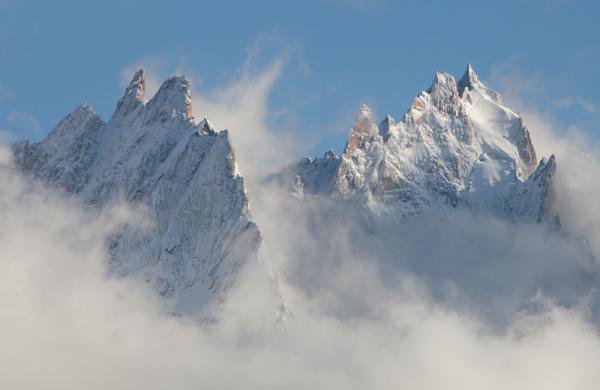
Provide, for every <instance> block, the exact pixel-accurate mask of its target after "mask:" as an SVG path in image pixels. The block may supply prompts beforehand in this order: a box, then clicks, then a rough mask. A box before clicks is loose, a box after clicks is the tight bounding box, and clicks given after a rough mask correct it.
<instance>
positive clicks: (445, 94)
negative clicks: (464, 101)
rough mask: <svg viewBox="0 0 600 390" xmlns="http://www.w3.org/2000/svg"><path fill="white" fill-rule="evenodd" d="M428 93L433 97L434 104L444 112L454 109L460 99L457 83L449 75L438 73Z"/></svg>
mask: <svg viewBox="0 0 600 390" xmlns="http://www.w3.org/2000/svg"><path fill="white" fill-rule="evenodd" d="M427 93H428V94H429V95H430V96H431V101H432V102H433V104H434V105H435V106H436V107H437V108H438V109H439V110H443V111H447V110H448V109H452V108H453V107H454V106H456V103H457V102H458V99H459V96H458V89H457V87H456V81H455V80H454V77H452V75H450V74H448V73H440V72H438V73H436V74H435V77H434V78H433V82H432V84H431V87H429V89H428V90H427Z"/></svg>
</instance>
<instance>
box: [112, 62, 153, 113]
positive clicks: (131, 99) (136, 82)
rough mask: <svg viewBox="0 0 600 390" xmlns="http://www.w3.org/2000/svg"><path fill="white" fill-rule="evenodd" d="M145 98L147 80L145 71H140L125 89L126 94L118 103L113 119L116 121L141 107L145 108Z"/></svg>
mask: <svg viewBox="0 0 600 390" xmlns="http://www.w3.org/2000/svg"><path fill="white" fill-rule="evenodd" d="M145 98H146V78H145V77H144V70H143V69H139V70H138V71H137V72H135V74H134V75H133V78H132V79H131V81H130V82H129V85H128V86H127V88H126V89H125V94H124V95H123V97H122V98H121V99H120V100H119V102H118V103H117V108H116V109H115V112H114V114H113V117H112V118H113V119H116V118H124V117H126V116H127V115H129V114H130V113H131V112H133V111H134V110H135V109H137V108H138V107H139V106H143V105H144V99H145ZM111 120H112V119H111Z"/></svg>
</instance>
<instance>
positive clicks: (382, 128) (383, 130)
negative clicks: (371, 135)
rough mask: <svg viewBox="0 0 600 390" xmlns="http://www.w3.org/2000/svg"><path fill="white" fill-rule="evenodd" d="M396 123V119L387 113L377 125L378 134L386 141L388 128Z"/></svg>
mask: <svg viewBox="0 0 600 390" xmlns="http://www.w3.org/2000/svg"><path fill="white" fill-rule="evenodd" d="M395 124H396V121H395V120H394V118H392V116H391V115H390V114H387V115H386V116H385V118H384V119H383V120H382V121H381V124H380V125H379V134H381V136H382V137H383V139H384V140H386V141H387V139H388V138H389V132H390V128H391V127H392V126H394V125H395Z"/></svg>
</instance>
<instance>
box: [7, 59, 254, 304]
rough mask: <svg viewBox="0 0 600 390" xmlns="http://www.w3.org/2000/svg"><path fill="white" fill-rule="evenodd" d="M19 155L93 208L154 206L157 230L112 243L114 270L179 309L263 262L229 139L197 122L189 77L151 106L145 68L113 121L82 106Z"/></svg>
mask: <svg viewBox="0 0 600 390" xmlns="http://www.w3.org/2000/svg"><path fill="white" fill-rule="evenodd" d="M13 152H14V157H15V162H16V165H17V166H18V167H19V168H20V169H21V170H23V171H24V172H26V173H29V174H31V175H33V176H34V177H36V178H38V179H42V180H44V181H46V182H48V183H51V184H53V185H55V186H58V187H60V188H62V189H64V190H66V191H67V192H68V193H71V194H76V195H78V196H80V197H81V198H82V199H83V200H84V201H85V202H86V203H88V204H90V205H98V206H101V205H103V204H106V203H107V202H111V201H115V200H126V201H131V202H137V203H141V204H144V205H147V206H148V209H149V210H150V213H151V217H152V220H153V224H152V227H151V228H150V229H149V230H148V231H140V230H139V229H133V228H130V227H124V228H123V229H122V231H121V232H120V233H119V235H118V236H117V237H115V238H114V240H113V242H111V243H110V254H111V260H112V261H111V270H112V271H113V272H114V273H116V274H118V275H136V276H141V277H143V278H145V279H146V280H148V281H149V282H150V283H151V284H152V285H153V286H154V287H155V288H156V289H157V290H158V291H159V292H160V294H162V295H164V296H167V297H173V298H174V300H175V303H176V309H177V310H181V311H193V310H196V309H197V308H198V307H200V306H201V305H202V304H203V303H206V302H210V301H212V300H213V298H215V297H218V296H220V294H221V293H222V291H223V290H224V289H226V288H227V287H229V286H230V285H231V284H232V283H233V280H234V278H235V275H236V272H237V270H238V268H240V266H241V265H242V264H243V263H244V262H247V261H249V260H252V259H254V258H255V257H256V253H257V249H258V247H259V244H260V234H259V231H258V228H257V227H256V225H255V224H254V223H253V222H252V221H251V220H250V218H249V214H248V198H247V196H246V192H245V190H244V184H243V179H242V178H241V177H240V176H238V175H237V173H236V169H235V159H234V153H233V150H232V147H231V141H230V139H229V136H228V133H227V131H226V130H223V131H221V132H219V133H217V132H215V131H214V129H213V127H212V125H211V124H210V122H209V121H208V120H206V119H205V120H203V121H201V122H200V123H199V124H196V123H195V121H194V118H193V116H192V106H191V88H190V83H189V81H188V80H186V79H185V78H184V77H177V76H174V77H171V78H169V79H168V80H167V81H165V82H164V83H163V85H162V86H161V87H160V89H159V91H158V92H157V93H156V94H155V96H154V97H152V99H150V100H149V101H146V100H145V81H144V73H143V71H142V70H140V71H138V72H137V73H136V74H135V76H134V77H133V80H132V81H131V83H130V84H129V86H128V87H127V89H126V91H125V94H124V96H123V97H122V98H121V100H120V101H119V102H118V104H117V107H116V110H115V112H114V114H113V116H112V118H111V119H110V121H109V122H108V123H104V122H103V121H102V119H101V118H100V117H99V116H98V115H96V114H95V113H94V112H93V110H92V108H91V106H89V105H82V106H80V107H78V108H77V109H76V110H75V111H74V112H72V113H71V114H69V115H67V116H66V117H65V118H64V119H63V120H62V121H61V122H60V123H59V124H58V126H57V127H55V128H54V129H53V130H52V131H51V132H50V134H49V135H48V137H47V138H46V139H45V140H43V141H42V142H40V143H30V142H29V141H21V142H18V143H16V144H15V145H14V146H13Z"/></svg>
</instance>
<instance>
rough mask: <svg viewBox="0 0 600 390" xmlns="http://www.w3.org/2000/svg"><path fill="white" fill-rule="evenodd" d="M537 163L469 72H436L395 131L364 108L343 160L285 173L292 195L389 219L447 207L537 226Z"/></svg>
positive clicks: (551, 164) (525, 140)
mask: <svg viewBox="0 0 600 390" xmlns="http://www.w3.org/2000/svg"><path fill="white" fill-rule="evenodd" d="M537 164H538V163H537V157H536V153H535V150H534V147H533V145H532V142H531V137H530V134H529V131H528V130H527V128H526V127H525V126H524V124H523V120H522V119H521V118H520V117H519V115H518V114H516V113H515V112H513V111H511V110H510V109H509V108H507V107H505V106H504V105H503V104H502V101H501V98H500V95H499V94H498V93H497V92H495V91H493V90H491V89H489V88H487V87H486V86H485V85H484V84H483V83H481V82H480V81H479V79H478V78H477V75H476V74H475V73H474V71H473V69H472V67H471V66H470V65H469V66H468V67H467V71H466V72H465V74H464V76H463V77H462V78H461V79H460V80H459V81H458V83H457V82H456V81H455V79H454V78H453V77H452V76H451V75H449V74H447V73H437V74H436V75H435V78H434V80H433V84H432V85H431V87H430V88H429V89H428V90H427V91H424V92H422V93H421V94H420V95H419V96H417V97H416V98H415V99H414V100H413V102H412V104H411V107H410V109H409V110H408V111H407V112H406V113H405V114H404V117H403V118H402V120H400V121H399V122H398V123H396V122H395V121H394V120H393V119H392V118H391V117H390V116H389V115H388V116H386V118H385V119H384V120H383V121H382V122H381V123H380V124H379V125H377V124H376V123H375V122H374V120H373V117H372V113H371V110H370V109H369V107H367V106H364V105H363V106H362V107H361V109H360V111H359V114H358V119H357V122H356V124H355V125H354V127H353V128H352V129H351V131H350V136H349V139H348V142H347V143H346V147H345V149H344V152H343V154H342V156H341V157H339V158H337V157H333V156H330V158H329V159H328V161H327V164H325V163H324V159H315V160H312V159H304V160H303V161H301V162H300V163H298V164H296V165H295V166H293V167H292V168H290V169H289V175H290V176H291V177H292V178H293V185H294V190H295V191H296V192H298V191H303V193H307V194H329V195H331V196H333V197H334V198H337V199H340V200H345V201H354V202H358V203H360V204H363V205H365V206H366V207H368V208H369V209H371V210H372V211H374V212H376V213H381V214H387V215H392V216H394V217H400V218H404V217H407V216H409V215H413V214H416V213H420V212H424V211H431V210H436V209H439V208H443V207H448V206H450V207H464V208H468V209H469V210H472V211H473V212H476V213H479V212H483V213H491V214H494V215H498V216H502V217H508V218H511V219H517V220H521V221H539V220H541V219H542V218H543V216H544V213H546V212H547V210H548V205H547V197H548V194H549V192H550V185H551V179H552V175H553V173H554V170H555V166H556V163H555V160H554V157H550V158H549V159H548V161H546V160H543V161H542V162H541V163H540V165H539V166H538V165H537ZM536 167H537V170H536ZM332 170H334V172H333V173H331V171H332ZM314 183H318V185H314Z"/></svg>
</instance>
